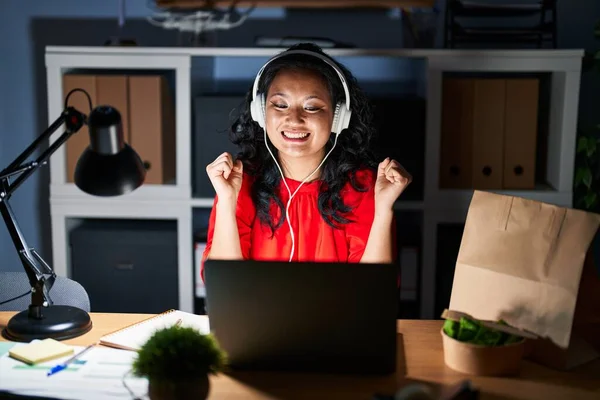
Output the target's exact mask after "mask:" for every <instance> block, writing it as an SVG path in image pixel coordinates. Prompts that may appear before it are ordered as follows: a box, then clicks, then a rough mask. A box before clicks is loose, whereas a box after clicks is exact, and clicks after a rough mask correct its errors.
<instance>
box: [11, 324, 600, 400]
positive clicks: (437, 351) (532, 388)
mask: <svg viewBox="0 0 600 400" xmlns="http://www.w3.org/2000/svg"><path fill="white" fill-rule="evenodd" d="M13 314H14V313H13V312H0V329H3V328H4V327H5V326H6V324H7V323H8V320H9V319H10V317H11V316H12V315H13ZM91 316H92V321H93V324H94V328H93V329H92V330H91V331H90V332H88V333H86V334H85V335H83V336H80V337H78V338H75V339H71V340H67V341H65V343H68V344H71V345H87V344H90V343H93V342H95V341H97V340H98V339H99V338H100V337H101V336H103V335H105V334H107V333H110V332H112V331H114V330H117V329H119V328H122V327H124V326H127V325H129V324H132V323H135V322H138V321H140V320H142V319H145V318H148V317H149V315H144V314H104V313H92V314H91ZM441 324H442V321H439V320H438V321H422V320H400V321H398V333H399V334H398V368H397V373H396V374H395V375H393V376H345V375H323V374H299V373H283V372H282V373H277V372H232V373H229V374H227V375H219V376H214V377H211V384H212V387H211V394H210V397H209V398H210V399H220V398H227V399H238V398H244V399H248V398H249V399H290V400H293V399H308V398H310V399H320V398H323V399H344V400H347V399H362V400H370V399H371V397H372V395H373V394H374V393H385V394H391V393H394V392H395V390H396V389H397V388H399V387H402V386H404V385H406V384H409V383H414V382H420V383H423V382H424V383H427V384H431V385H432V386H434V387H435V388H439V386H440V385H442V384H452V383H457V382H459V381H460V380H462V379H465V378H470V379H471V381H472V382H473V384H474V385H475V386H476V387H478V388H479V389H480V390H481V392H482V393H481V397H480V398H481V399H596V400H598V399H600V360H596V361H594V362H592V363H588V364H586V365H584V366H581V367H579V368H577V369H575V370H573V371H569V372H559V371H554V370H551V369H548V368H545V367H543V366H541V365H538V364H534V363H531V362H529V361H524V362H523V366H522V371H521V374H520V376H518V377H511V378H493V377H468V376H466V375H463V374H460V373H458V372H455V371H453V370H451V369H450V368H448V367H446V366H445V364H444V356H443V350H442V339H441V336H440V329H441V326H442V325H441ZM0 340H4V339H3V338H1V337H0Z"/></svg>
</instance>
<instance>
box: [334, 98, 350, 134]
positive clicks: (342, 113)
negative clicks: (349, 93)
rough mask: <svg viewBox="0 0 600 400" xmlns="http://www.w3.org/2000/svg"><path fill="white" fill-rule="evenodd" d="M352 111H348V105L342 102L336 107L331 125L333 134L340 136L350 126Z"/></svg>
mask: <svg viewBox="0 0 600 400" xmlns="http://www.w3.org/2000/svg"><path fill="white" fill-rule="evenodd" d="M351 116H352V111H348V110H346V103H345V102H340V103H337V104H336V106H335V112H334V114H333V124H331V132H333V133H335V134H336V135H339V134H340V133H342V131H343V130H344V129H347V128H348V127H349V126H350V117H351Z"/></svg>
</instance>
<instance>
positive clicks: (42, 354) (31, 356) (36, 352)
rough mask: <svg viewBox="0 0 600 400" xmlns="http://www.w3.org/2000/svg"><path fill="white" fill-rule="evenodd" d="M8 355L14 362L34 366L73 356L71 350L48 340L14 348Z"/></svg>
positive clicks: (55, 341)
mask: <svg viewBox="0 0 600 400" xmlns="http://www.w3.org/2000/svg"><path fill="white" fill-rule="evenodd" d="M8 354H9V355H10V356H11V357H12V358H14V359H16V360H19V361H23V362H25V363H27V364H30V365H34V364H38V363H42V362H44V361H50V360H54V359H55V358H60V357H64V356H68V355H70V354H73V348H72V347H71V346H68V345H66V344H64V343H61V342H59V341H57V340H54V339H50V338H49V339H44V340H35V341H33V342H31V343H29V344H26V345H23V346H14V347H13V348H11V349H10V350H9V351H8Z"/></svg>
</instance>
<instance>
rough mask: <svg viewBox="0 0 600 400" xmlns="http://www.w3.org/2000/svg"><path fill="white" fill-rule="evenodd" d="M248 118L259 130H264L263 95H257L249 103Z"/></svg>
mask: <svg viewBox="0 0 600 400" xmlns="http://www.w3.org/2000/svg"><path fill="white" fill-rule="evenodd" d="M250 116H251V117H252V119H253V120H254V121H256V122H257V123H258V125H259V126H260V127H261V128H263V129H264V128H265V98H264V97H263V95H258V96H257V97H256V99H254V100H252V102H251V103H250Z"/></svg>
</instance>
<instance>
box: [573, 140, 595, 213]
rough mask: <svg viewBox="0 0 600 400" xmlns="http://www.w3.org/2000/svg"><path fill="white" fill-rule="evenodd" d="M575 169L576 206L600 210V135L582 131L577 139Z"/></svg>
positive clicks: (589, 209)
mask: <svg viewBox="0 0 600 400" xmlns="http://www.w3.org/2000/svg"><path fill="white" fill-rule="evenodd" d="M577 159H578V160H577V161H578V162H577V168H576V170H575V193H576V202H577V203H576V206H577V207H579V208H582V209H585V210H587V211H592V212H599V211H600V207H599V206H600V137H599V136H596V135H595V134H594V133H592V132H590V133H584V134H581V135H580V136H579V139H578V140H577Z"/></svg>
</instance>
